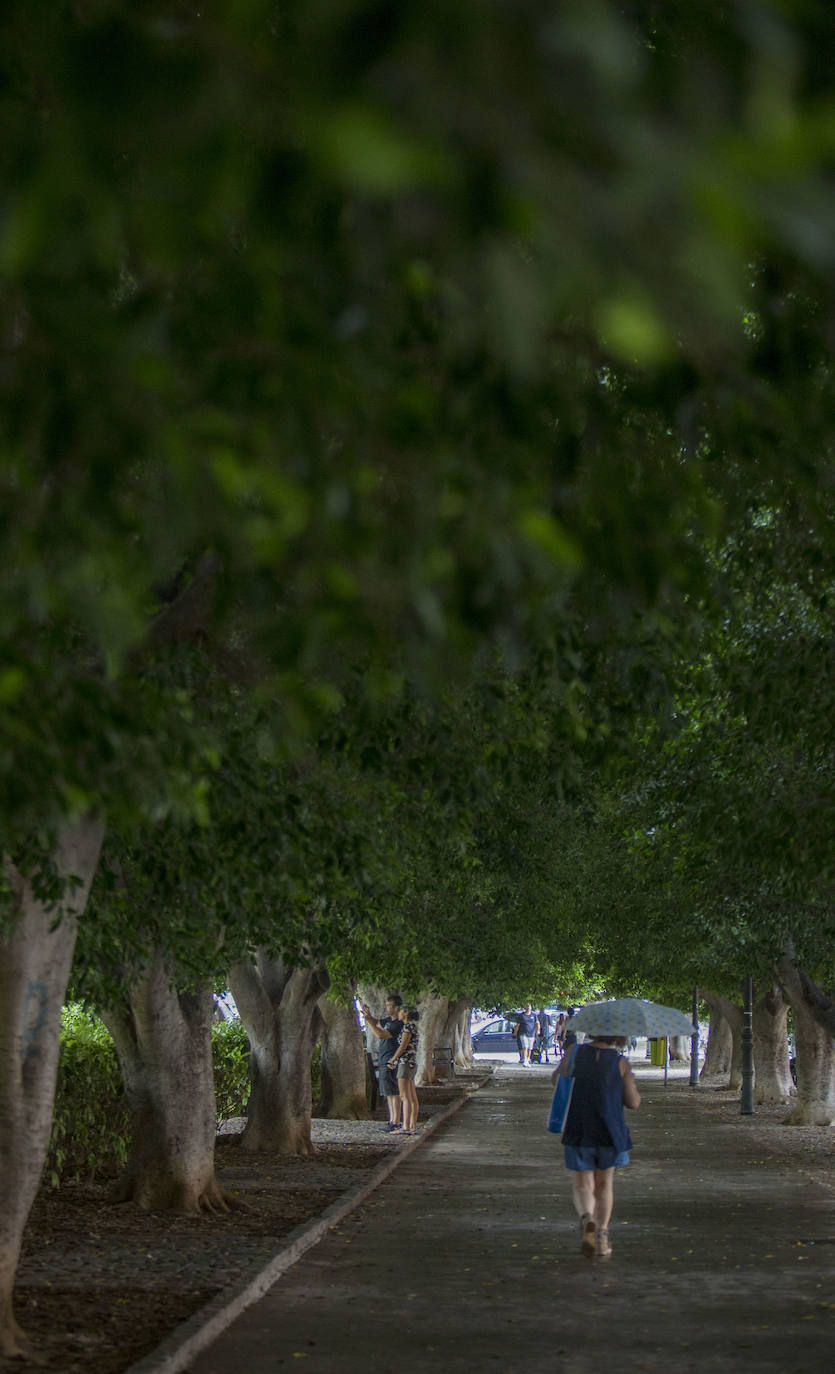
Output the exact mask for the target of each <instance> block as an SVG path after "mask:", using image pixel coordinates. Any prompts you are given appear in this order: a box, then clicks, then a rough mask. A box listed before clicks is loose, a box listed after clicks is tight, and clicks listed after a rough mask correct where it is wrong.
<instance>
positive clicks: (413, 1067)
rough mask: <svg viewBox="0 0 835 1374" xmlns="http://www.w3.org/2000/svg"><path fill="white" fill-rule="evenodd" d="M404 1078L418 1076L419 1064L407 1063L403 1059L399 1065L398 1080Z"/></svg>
mask: <svg viewBox="0 0 835 1374" xmlns="http://www.w3.org/2000/svg"><path fill="white" fill-rule="evenodd" d="M403 1078H417V1064H406V1063H404V1062H403V1060H401V1061H400V1063H399V1064H398V1065H397V1080H398V1082H400V1080H401V1079H403Z"/></svg>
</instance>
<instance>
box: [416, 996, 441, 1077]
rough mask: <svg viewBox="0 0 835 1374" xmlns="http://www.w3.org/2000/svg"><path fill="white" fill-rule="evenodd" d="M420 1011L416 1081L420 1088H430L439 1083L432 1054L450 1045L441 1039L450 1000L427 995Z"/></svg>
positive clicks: (423, 999)
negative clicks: (441, 1045) (437, 1047)
mask: <svg viewBox="0 0 835 1374" xmlns="http://www.w3.org/2000/svg"><path fill="white" fill-rule="evenodd" d="M418 1010H419V1011H420V1020H419V1021H418V1053H417V1078H416V1080H415V1081H416V1083H417V1084H418V1086H419V1087H428V1086H429V1085H430V1084H432V1083H437V1081H438V1076H437V1073H436V1071H435V1068H434V1066H433V1064H432V1052H433V1050H434V1048H435V1046H436V1045H440V1044H445V1045H446V1044H448V1043H449V1042H448V1041H446V1040H442V1039H441V1034H442V1032H443V1029H444V1027H445V1025H446V1021H447V1016H448V1014H449V1000H448V999H447V998H446V997H436V996H435V995H434V993H427V994H426V996H425V997H422V998H421V1000H420V1002H419V1003H418Z"/></svg>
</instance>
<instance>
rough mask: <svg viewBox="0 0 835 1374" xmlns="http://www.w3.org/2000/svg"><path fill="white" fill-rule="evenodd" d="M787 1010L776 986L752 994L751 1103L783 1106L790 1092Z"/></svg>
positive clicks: (762, 985)
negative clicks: (752, 1075) (752, 1051)
mask: <svg viewBox="0 0 835 1374" xmlns="http://www.w3.org/2000/svg"><path fill="white" fill-rule="evenodd" d="M788 1011H789V1009H788V1006H787V1005H786V1003H785V1002H784V1001H783V994H782V991H781V989H780V985H779V983H777V982H775V981H769V982H765V983H759V984H757V987H756V989H755V994H754V1017H753V1031H754V1075H755V1077H754V1102H755V1103H757V1104H760V1105H763V1106H765V1105H770V1104H772V1103H775V1102H777V1103H779V1102H787V1101H788V1099H789V1097H790V1096H791V1095H792V1093H793V1091H794V1085H793V1084H792V1077H791V1072H790V1071H789V1036H788V1025H787V1019H788Z"/></svg>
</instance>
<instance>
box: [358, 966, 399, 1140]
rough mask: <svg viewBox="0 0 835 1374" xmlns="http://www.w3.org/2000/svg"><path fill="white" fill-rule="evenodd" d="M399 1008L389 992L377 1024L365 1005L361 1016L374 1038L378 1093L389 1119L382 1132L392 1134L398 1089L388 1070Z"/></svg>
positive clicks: (396, 1123)
mask: <svg viewBox="0 0 835 1374" xmlns="http://www.w3.org/2000/svg"><path fill="white" fill-rule="evenodd" d="M402 1005H403V998H402V997H400V996H398V994H397V993H396V992H390V993H389V994H388V996H387V998H386V1010H385V1013H384V1015H383V1016H381V1017H380V1019H379V1021H378V1020H377V1019H376V1018H375V1017H374V1016H372V1014H371V1011H370V1010H369V1007H368V1005H367V1003H366V1002H363V1004H362V1014H363V1016H364V1017H365V1021H366V1025H367V1026H368V1028H369V1029H370V1031H371V1034H372V1035H375V1036H376V1037H377V1041H378V1045H377V1072H378V1075H379V1079H380V1092H381V1093H382V1094H383V1096H384V1097H385V1099H386V1105H387V1107H388V1114H389V1119H388V1122H387V1124H386V1125H385V1126H384V1127H383V1129H384V1130H386V1131H396V1130H397V1129H398V1127H399V1126H400V1089H399V1088H398V1086H397V1073H396V1070H395V1072H394V1073H392V1071H391V1068H390V1067H389V1065H390V1062H391V1058H392V1055H393V1054H395V1053H396V1051H397V1046H398V1045H399V1043H400V1036H401V1034H402V1026H401V1023H400V1018H399V1016H398V1012H399V1010H400V1008H401V1007H402Z"/></svg>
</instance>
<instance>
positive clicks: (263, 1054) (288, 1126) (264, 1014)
mask: <svg viewBox="0 0 835 1374" xmlns="http://www.w3.org/2000/svg"><path fill="white" fill-rule="evenodd" d="M329 986H330V979H329V978H328V974H327V970H326V969H325V966H324V964H322V963H317V964H313V965H312V966H311V967H309V968H291V967H290V966H289V965H288V964H286V963H285V961H284V960H283V959H281V958H278V959H272V958H270V956H269V955H268V954H267V953H266V951H265V950H261V949H259V950H258V951H256V954H255V956H254V959H253V960H252V962H243V961H242V962H240V963H237V964H234V965H233V966H232V968H231V969H230V970H229V987H230V988H231V990H232V996H233V997H234V998H235V1002H236V1003H237V1007H238V1011H239V1012H240V1013H241V1020H242V1021H243V1023H244V1027H245V1029H246V1033H247V1035H248V1036H249V1043H250V1047H251V1048H250V1068H251V1074H252V1091H251V1092H250V1095H249V1113H248V1117H247V1123H246V1128H245V1130H244V1133H243V1136H242V1137H241V1145H242V1147H243V1149H245V1150H252V1151H256V1150H276V1151H278V1152H279V1153H281V1154H290V1155H309V1154H312V1153H313V1142H312V1140H311V1138H310V1118H311V1113H312V1107H313V1103H312V1091H311V1084H310V1062H311V1059H312V1057H313V1047H314V1045H315V1044H316V1041H317V1039H318V1037H319V1029H320V1026H321V1021H322V1017H321V1013H320V1011H319V1009H318V1007H317V1005H316V1004H317V1002H318V1001H319V998H320V997H321V996H322V993H323V992H326V991H327V989H328V987H329Z"/></svg>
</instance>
